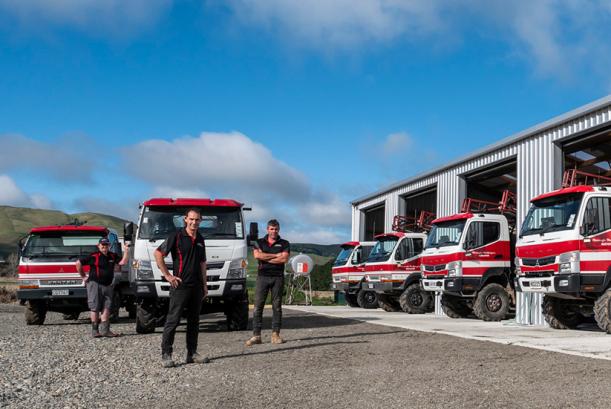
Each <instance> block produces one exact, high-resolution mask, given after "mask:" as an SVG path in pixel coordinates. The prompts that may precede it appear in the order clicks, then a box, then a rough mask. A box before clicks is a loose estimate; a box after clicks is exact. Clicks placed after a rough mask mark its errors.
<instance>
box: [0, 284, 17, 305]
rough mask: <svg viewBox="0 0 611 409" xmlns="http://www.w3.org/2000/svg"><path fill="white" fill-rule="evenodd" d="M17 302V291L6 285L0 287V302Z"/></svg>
mask: <svg viewBox="0 0 611 409" xmlns="http://www.w3.org/2000/svg"><path fill="white" fill-rule="evenodd" d="M13 302H17V291H15V290H14V289H12V288H8V287H4V286H2V287H0V304H9V303H13Z"/></svg>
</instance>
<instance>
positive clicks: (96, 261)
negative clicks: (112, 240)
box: [79, 251, 120, 285]
mask: <svg viewBox="0 0 611 409" xmlns="http://www.w3.org/2000/svg"><path fill="white" fill-rule="evenodd" d="M79 261H80V262H81V264H82V265H83V266H89V281H95V282H97V283H100V284H102V285H110V284H112V279H113V278H114V276H115V266H116V265H118V264H119V261H120V258H119V256H118V255H117V254H115V253H112V252H110V251H109V252H108V254H107V255H104V253H102V252H101V251H96V252H95V253H91V254H90V255H88V256H85V257H82V258H80V259H79Z"/></svg>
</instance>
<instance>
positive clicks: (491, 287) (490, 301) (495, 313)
mask: <svg viewBox="0 0 611 409" xmlns="http://www.w3.org/2000/svg"><path fill="white" fill-rule="evenodd" d="M507 311H509V294H507V290H506V289H505V288H504V287H503V286H502V285H500V284H497V283H491V284H488V285H486V286H485V287H484V288H482V289H481V290H480V291H479V292H478V293H477V296H476V297H475V300H474V302H473V314H474V315H475V316H476V317H477V318H479V319H480V320H483V321H500V320H504V319H505V318H506V316H507Z"/></svg>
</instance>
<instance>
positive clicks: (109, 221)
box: [0, 206, 126, 256]
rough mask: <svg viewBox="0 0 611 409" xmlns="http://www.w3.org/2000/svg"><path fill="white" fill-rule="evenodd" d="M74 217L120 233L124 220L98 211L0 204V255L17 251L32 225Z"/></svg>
mask: <svg viewBox="0 0 611 409" xmlns="http://www.w3.org/2000/svg"><path fill="white" fill-rule="evenodd" d="M75 219H76V220H78V221H80V222H87V224H88V225H92V226H95V225H100V226H107V227H111V228H113V229H115V230H117V232H119V234H122V232H123V223H125V222H126V220H123V219H120V218H118V217H114V216H109V215H105V214H98V213H75V214H66V213H63V212H60V211H57V210H43V209H28V208H23V207H11V206H0V256H7V255H8V254H10V253H12V252H15V251H17V248H18V242H19V239H20V238H22V237H23V236H25V235H26V234H27V233H28V232H29V231H30V229H31V228H32V227H37V226H52V225H62V224H67V223H71V222H73V221H74V220H75Z"/></svg>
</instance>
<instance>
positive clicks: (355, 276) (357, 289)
mask: <svg viewBox="0 0 611 409" xmlns="http://www.w3.org/2000/svg"><path fill="white" fill-rule="evenodd" d="M374 244H375V242H373V241H361V242H359V241H349V242H347V243H344V244H342V245H341V248H342V249H341V251H340V252H339V254H338V255H337V258H336V259H335V261H334V262H333V267H332V268H331V276H332V277H333V282H332V284H331V288H332V289H333V290H335V291H339V292H342V293H344V296H345V298H346V304H348V305H349V306H350V307H359V306H360V304H359V301H358V300H359V294H360V293H361V283H362V282H363V278H364V277H365V271H364V266H365V260H367V257H369V253H371V250H372V249H373V246H374ZM368 292H369V293H370V294H361V295H360V299H361V304H362V305H364V306H369V305H375V307H377V304H374V302H375V303H377V298H376V297H375V293H373V292H371V291H368ZM371 298H375V299H374V300H371Z"/></svg>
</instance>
